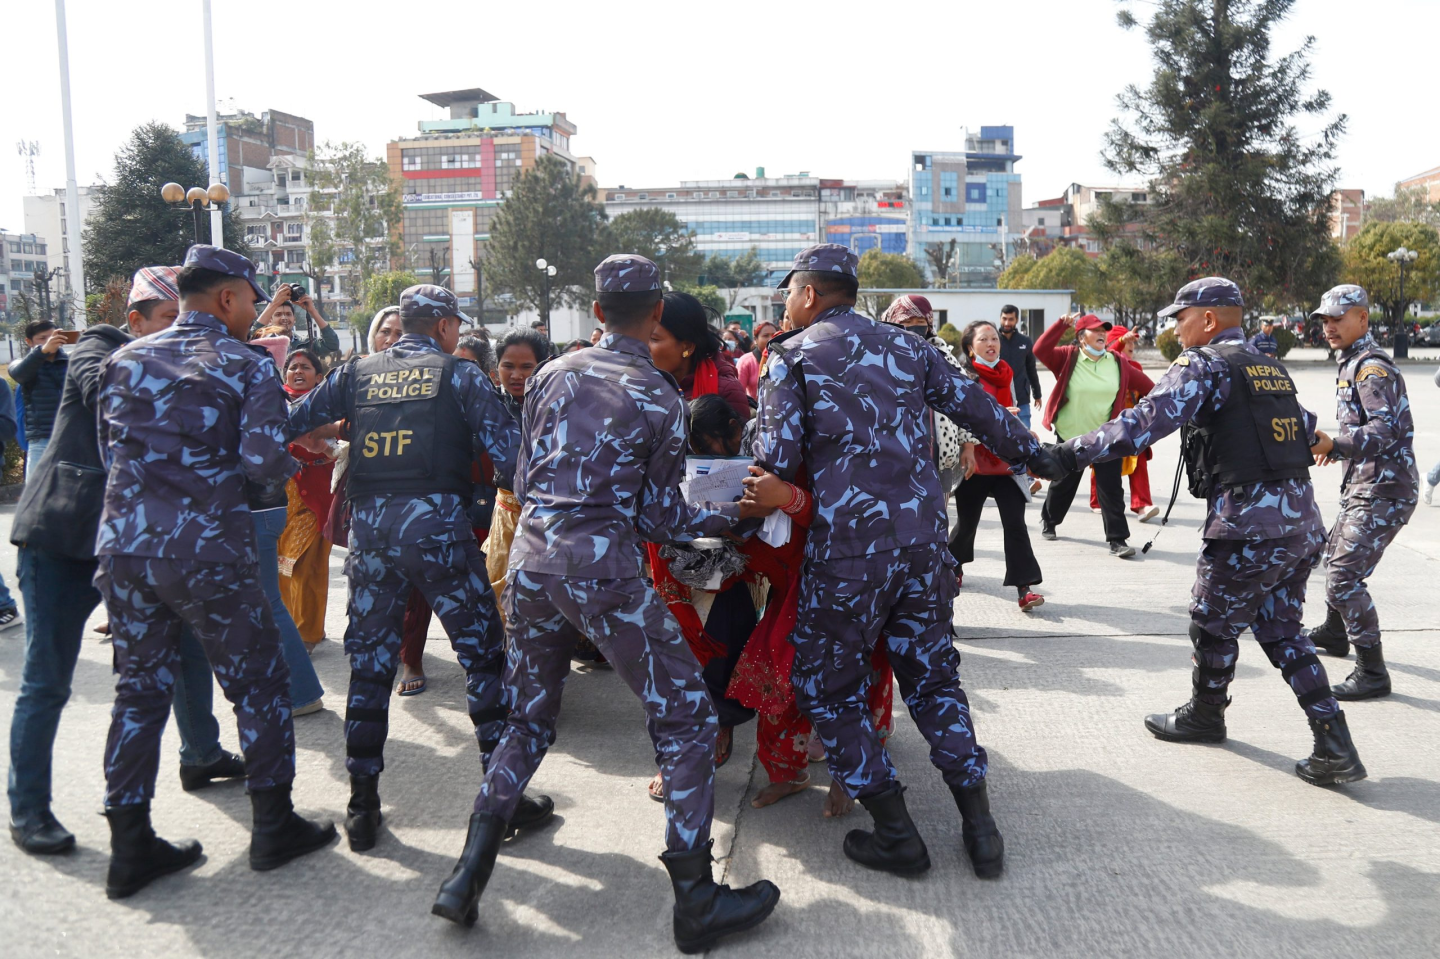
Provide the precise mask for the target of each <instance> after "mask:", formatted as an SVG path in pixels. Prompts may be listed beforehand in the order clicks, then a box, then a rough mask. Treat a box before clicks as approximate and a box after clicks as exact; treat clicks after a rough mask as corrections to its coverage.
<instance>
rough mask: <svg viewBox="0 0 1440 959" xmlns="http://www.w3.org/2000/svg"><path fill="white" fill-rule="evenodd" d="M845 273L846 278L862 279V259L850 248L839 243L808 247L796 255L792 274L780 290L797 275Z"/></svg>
mask: <svg viewBox="0 0 1440 959" xmlns="http://www.w3.org/2000/svg"><path fill="white" fill-rule="evenodd" d="M809 272H814V273H843V274H845V275H846V276H853V277H855V279H856V280H857V281H858V280H859V279H860V258H859V257H858V256H856V255H855V251H854V250H852V249H850V248H849V247H848V246H841V245H840V244H839V243H820V244H818V245H816V246H807V247H806V248H805V249H803V250H801V251H800V252H799V253H797V254H795V262H794V263H792V264H791V266H790V272H789V273H786V274H785V279H783V280H781V281H780V289H782V290H783V289H785V288H786V287H787V286H789V285H790V277H792V276H794V275H795V274H796V273H809Z"/></svg>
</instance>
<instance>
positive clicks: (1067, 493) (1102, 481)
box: [1040, 459, 1130, 543]
mask: <svg viewBox="0 0 1440 959" xmlns="http://www.w3.org/2000/svg"><path fill="white" fill-rule="evenodd" d="M1121 464H1122V461H1121V460H1118V459H1114V460H1109V461H1108V462H1105V463H1096V464H1095V492H1096V495H1097V496H1098V497H1099V499H1100V515H1101V517H1102V518H1103V519H1104V520H1105V540H1106V542H1110V543H1113V542H1115V541H1116V540H1120V541H1122V542H1123V541H1124V540H1127V539H1129V538H1130V524H1129V523H1127V522H1126V521H1125V490H1124V489H1123V488H1122V487H1121V485H1120V470H1121ZM1084 478H1085V471H1084V470H1083V469H1082V470H1076V471H1075V472H1074V473H1071V474H1069V475H1068V476H1066V477H1064V478H1063V479H1058V480H1056V481H1055V482H1053V483H1051V484H1050V492H1048V493H1046V494H1045V506H1044V507H1043V508H1042V509H1041V510H1040V522H1041V523H1043V524H1044V525H1045V526H1046V527H1047V528H1049V529H1054V528H1055V527H1057V526H1059V525H1060V524H1061V523H1063V522H1065V514H1066V513H1068V512H1070V503H1071V501H1073V500H1074V499H1075V491H1076V490H1077V489H1079V488H1080V481H1081V480H1083V479H1084Z"/></svg>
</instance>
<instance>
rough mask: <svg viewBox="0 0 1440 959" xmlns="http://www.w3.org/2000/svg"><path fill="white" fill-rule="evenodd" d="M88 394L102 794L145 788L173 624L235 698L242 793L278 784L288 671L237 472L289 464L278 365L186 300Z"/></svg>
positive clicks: (287, 761) (284, 769) (290, 744)
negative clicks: (99, 476) (108, 653)
mask: <svg viewBox="0 0 1440 959" xmlns="http://www.w3.org/2000/svg"><path fill="white" fill-rule="evenodd" d="M224 252H225V251H216V250H214V248H211V247H198V246H197V247H194V248H192V250H191V253H190V256H189V257H187V260H186V264H187V266H188V265H192V264H194V265H199V266H204V267H207V268H215V267H217V266H226V263H225V261H224V260H223V258H221V260H217V259H216V258H217V257H218V256H219V254H223V253H224ZM229 256H230V257H233V254H230V255H229ZM197 257H198V258H197ZM233 258H234V259H235V260H238V261H239V262H242V263H243V262H244V261H243V260H241V259H240V258H238V257H233ZM247 265H248V264H247ZM232 269H234V268H233V267H227V268H226V270H225V271H226V272H230V271H231V270H232ZM237 275H238V274H237ZM251 283H252V285H253V283H254V281H253V279H251ZM256 291H257V295H259V296H261V298H263V291H260V290H259V288H258V287H256ZM98 406H99V423H100V445H101V448H102V450H104V452H105V456H106V459H107V460H108V461H109V464H110V471H109V472H110V475H109V482H108V484H107V486H106V489H105V506H104V512H103V514H102V516H101V521H100V532H99V536H98V538H97V542H96V553H97V555H98V557H99V561H100V566H99V571H98V572H97V573H96V576H95V585H96V587H97V588H98V589H99V590H100V592H101V594H102V595H103V596H104V598H105V603H106V607H107V609H108V611H109V614H110V623H111V635H112V636H113V637H114V656H115V672H116V674H117V680H116V687H115V707H114V711H113V713H112V720H111V726H110V735H109V739H108V741H107V743H106V749H105V776H106V782H107V791H106V797H105V804H106V806H107V807H117V806H127V805H137V804H143V803H148V802H149V800H150V798H151V797H152V796H153V795H154V791H155V771H156V765H157V762H158V751H159V747H160V734H161V731H162V730H163V728H164V725H165V714H166V713H167V712H168V710H169V708H170V702H171V697H172V695H173V690H174V682H175V674H176V671H177V669H178V661H179V654H178V652H177V649H176V645H177V643H178V641H179V637H180V629H181V624H182V622H183V623H185V624H188V625H189V626H190V628H191V630H192V631H193V632H194V633H195V635H196V637H198V638H199V640H200V642H201V643H202V644H203V645H204V647H205V650H206V652H207V654H208V655H209V658H210V662H211V663H212V664H214V667H215V676H216V678H217V679H218V680H219V681H220V686H221V688H222V690H223V691H224V693H225V697H226V698H227V699H229V700H230V702H231V703H232V704H233V706H234V709H235V716H236V720H237V723H238V725H239V728H240V742H241V744H242V745H243V747H244V753H245V764H246V770H247V773H248V777H247V778H248V780H249V785H250V790H251V791H252V792H254V791H257V790H268V789H272V788H274V787H278V786H288V785H289V783H290V782H291V780H293V779H294V776H295V745H294V734H293V730H292V728H291V724H290V692H289V671H288V670H287V669H286V667H285V660H284V657H283V656H282V655H281V653H280V641H279V633H278V631H277V630H276V627H275V622H274V618H273V616H272V615H271V612H270V604H269V601H268V600H266V598H265V595H264V594H263V593H262V592H261V589H260V585H259V580H258V575H259V574H258V565H257V557H256V552H255V530H254V524H253V521H252V520H251V517H250V509H249V507H248V505H247V499H246V484H247V482H248V483H251V484H254V485H256V486H258V487H262V488H265V489H267V490H273V489H274V488H276V487H279V486H283V484H284V483H285V481H286V480H287V479H288V478H289V477H290V475H291V474H292V473H293V472H294V471H295V469H296V468H297V464H296V463H295V461H294V460H292V459H291V458H290V456H289V454H287V453H286V452H285V446H284V440H285V437H284V431H283V427H284V422H285V394H284V392H283V391H282V390H281V388H280V378H279V375H278V373H277V371H276V368H275V364H274V362H272V361H271V360H270V358H269V357H268V355H259V354H257V351H255V350H253V349H251V348H250V347H248V346H246V345H245V344H244V343H242V342H241V341H239V340H237V339H235V338H233V337H232V336H230V334H229V333H228V332H226V330H225V327H224V324H223V323H221V321H220V320H219V319H217V318H216V317H214V316H211V315H210V314H208V313H198V312H193V311H191V312H186V313H182V314H181V315H180V317H179V318H178V319H177V320H176V321H175V324H174V325H173V326H171V327H170V328H169V329H167V330H165V331H163V332H160V333H155V334H153V335H151V336H147V337H144V338H143V339H140V340H136V341H135V342H132V343H128V344H126V345H125V346H123V347H121V348H120V349H118V350H116V351H115V352H114V353H112V354H111V355H110V356H109V357H108V358H107V359H106V362H105V368H104V371H103V373H102V374H101V383H100V390H99V403H98Z"/></svg>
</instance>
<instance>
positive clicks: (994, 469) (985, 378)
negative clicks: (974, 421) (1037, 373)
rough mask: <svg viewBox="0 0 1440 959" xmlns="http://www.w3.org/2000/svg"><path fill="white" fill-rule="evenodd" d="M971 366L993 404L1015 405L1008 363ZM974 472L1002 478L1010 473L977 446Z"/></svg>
mask: <svg viewBox="0 0 1440 959" xmlns="http://www.w3.org/2000/svg"><path fill="white" fill-rule="evenodd" d="M972 365H973V367H974V370H975V374H976V376H977V377H978V378H979V381H980V386H981V387H982V388H983V389H984V390H985V392H986V393H989V394H990V395H991V396H992V397H994V398H995V402H997V403H999V404H1000V405H1001V406H1005V407H1010V406H1014V405H1015V398H1014V395H1013V391H1012V390H1011V388H1010V384H1011V381H1013V380H1014V379H1015V371H1014V370H1012V369H1011V368H1010V364H1009V363H1006V362H1005V361H1004V360H1001V361H1000V362H998V363H996V364H995V365H994V367H989V366H986V365H985V364H984V363H975V364H972ZM975 472H976V473H978V474H980V475H981V476H1004V475H1005V474H1006V473H1008V472H1010V464H1009V463H1006V462H1005V461H1004V460H1002V459H1001V458H1000V457H998V456H996V455H995V454H994V453H992V452H990V451H989V450H987V449H986V448H985V447H983V446H977V447H975Z"/></svg>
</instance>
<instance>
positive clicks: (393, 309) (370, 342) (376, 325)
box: [365, 306, 400, 353]
mask: <svg viewBox="0 0 1440 959" xmlns="http://www.w3.org/2000/svg"><path fill="white" fill-rule="evenodd" d="M399 312H400V307H398V306H387V307H383V308H382V309H381V310H380V312H379V313H376V314H375V319H373V320H371V321H370V335H369V336H368V337H367V338H366V340H365V344H366V345H367V346H369V347H370V352H371V353H374V352H375V335H376V334H377V333H379V332H380V323H381V322H382V321H383V320H384V319H385V317H386V316H388V315H389V314H391V313H397V314H398V313H399Z"/></svg>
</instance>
